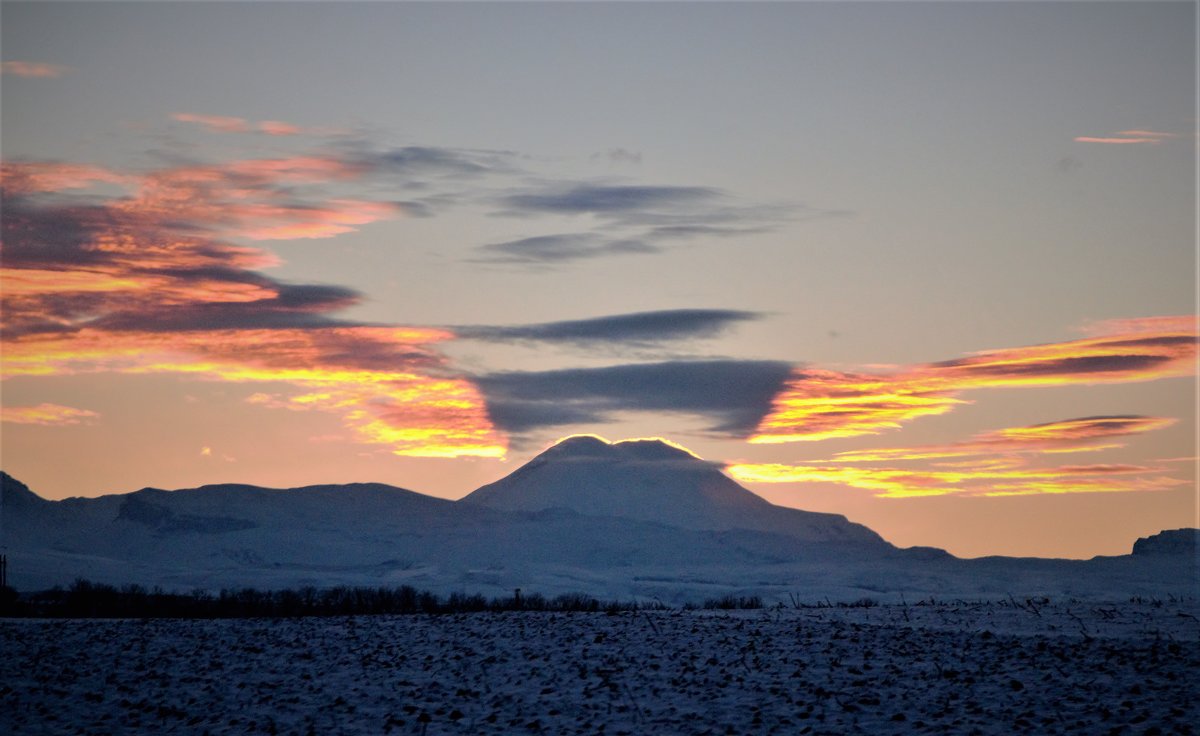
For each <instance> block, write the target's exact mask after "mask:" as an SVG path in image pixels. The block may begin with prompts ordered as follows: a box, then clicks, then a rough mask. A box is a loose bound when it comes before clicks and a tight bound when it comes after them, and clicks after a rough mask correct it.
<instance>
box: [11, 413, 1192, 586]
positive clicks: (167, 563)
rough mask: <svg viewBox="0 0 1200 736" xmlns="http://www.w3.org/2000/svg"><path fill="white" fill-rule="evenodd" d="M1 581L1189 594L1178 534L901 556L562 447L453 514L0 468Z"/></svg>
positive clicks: (609, 448) (708, 477) (430, 501)
mask: <svg viewBox="0 0 1200 736" xmlns="http://www.w3.org/2000/svg"><path fill="white" fill-rule="evenodd" d="M0 481H2V483H0V546H3V547H6V549H7V554H8V559H9V580H10V582H11V583H12V584H13V585H14V586H15V587H16V588H18V589H19V590H22V591H31V590H38V589H44V588H49V587H51V586H54V585H64V586H65V585H69V584H70V583H71V582H72V581H73V580H75V579H76V578H86V579H89V580H92V581H95V582H102V583H108V584H112V585H117V586H120V585H126V584H131V583H136V584H140V585H144V586H147V587H153V586H161V587H163V588H165V589H167V590H178V591H190V590H192V589H194V588H205V589H209V590H214V591H215V590H218V589H221V588H233V587H243V586H252V587H256V588H260V589H280V588H297V587H303V586H314V587H330V586H335V585H351V586H371V587H375V586H387V587H395V586H400V585H411V586H414V587H416V588H419V589H421V590H429V591H432V592H435V593H438V594H443V595H445V594H449V593H454V592H466V593H480V594H483V595H485V596H498V595H506V594H509V593H511V591H512V590H513V589H514V588H522V589H524V590H526V591H534V592H538V593H541V594H543V595H546V596H548V597H553V596H556V595H559V594H564V593H585V594H588V595H591V596H595V597H598V598H605V599H621V600H639V601H655V602H661V603H665V604H668V605H682V604H684V603H686V602H698V601H702V600H705V599H708V598H715V597H720V596H724V595H739V596H746V595H757V596H760V597H762V598H763V600H764V601H766V602H767V603H774V602H780V601H782V602H788V601H789V600H790V598H791V596H792V595H799V596H802V597H808V598H810V599H811V598H823V597H829V598H830V599H832V600H841V601H846V600H856V599H858V598H862V597H871V598H876V599H878V600H881V601H899V600H900V599H901V597H902V596H907V598H908V599H909V600H916V599H918V598H923V597H928V596H930V595H936V596H938V597H950V598H972V599H974V598H981V597H998V596H1004V595H1007V594H1009V593H1013V594H1016V595H1049V596H1052V597H1063V596H1067V597H1080V598H1083V597H1087V598H1092V599H1115V600H1122V599H1126V598H1129V597H1131V596H1138V595H1142V596H1148V595H1159V596H1167V595H1174V596H1186V595H1193V594H1194V593H1195V591H1196V589H1197V555H1196V549H1197V547H1196V539H1197V538H1198V537H1200V533H1198V532H1196V531H1194V530H1179V531H1171V532H1164V533H1163V534H1159V535H1155V536H1154V537H1150V538H1147V539H1144V540H1141V541H1140V542H1138V543H1137V546H1136V547H1135V546H1134V545H1135V540H1133V539H1130V540H1129V542H1128V543H1129V544H1130V547H1131V554H1128V555H1119V556H1113V557H1104V558H1097V559H1094V560H1043V559H1013V558H1002V557H994V558H987V559H982V560H960V559H957V558H954V557H952V556H951V555H949V554H947V553H946V552H944V551H942V550H937V549H931V548H911V549H898V548H896V547H895V546H893V545H891V544H889V543H888V542H887V541H885V540H883V539H882V538H880V537H879V535H878V534H876V533H875V532H873V531H871V530H870V529H868V528H866V527H865V526H862V525H861V524H856V523H854V522H852V521H850V520H848V519H846V518H845V517H843V516H840V515H837V514H827V513H814V512H808V511H802V510H798V509H791V508H784V507H781V506H775V505H773V504H771V503H768V502H767V501H765V500H764V499H762V498H761V497H759V496H756V495H755V494H753V493H751V492H750V491H748V490H747V489H745V488H743V487H741V486H740V485H738V484H737V483H735V482H734V481H733V480H731V479H730V478H729V477H727V476H726V475H725V474H724V473H723V472H722V471H721V469H720V468H719V467H717V466H716V465H714V464H712V463H708V462H705V461H703V460H700V459H699V458H696V457H694V456H693V455H691V454H690V453H688V452H687V451H685V450H681V449H679V448H676V447H673V446H671V445H669V444H667V443H664V442H659V441H648V440H642V441H628V442H618V443H608V442H605V441H603V440H600V439H598V438H595V437H574V438H569V439H567V440H564V441H563V442H561V443H560V444H558V445H556V446H554V447H552V448H550V449H549V450H547V451H546V452H544V453H542V454H541V455H539V456H538V457H536V458H534V459H533V460H532V461H530V462H529V463H527V464H525V465H524V466H522V467H521V468H519V469H517V470H516V471H514V472H513V473H512V474H510V475H509V476H507V477H505V478H503V479H501V480H499V481H497V482H495V483H492V484H489V485H487V486H484V487H483V488H480V489H478V490H476V491H475V492H474V493H471V494H469V495H468V496H466V497H465V498H463V499H462V500H460V501H457V502H453V501H447V500H444V499H439V498H433V497H430V496H425V495H422V494H420V493H415V492H412V491H407V490H404V489H401V488H395V487H392V486H387V485H382V484H372V483H357V484H349V485H340V486H334V485H330V486H310V487H306V488H294V489H270V488H258V487H254V486H246V485H218V486H204V487H202V488H195V489H187V490H180V491H164V490H159V489H153V488H147V489H143V490H141V491H137V492H135V493H127V494H119V495H109V496H102V497H100V498H72V499H66V500H63V501H49V500H46V499H43V498H40V497H39V496H37V495H36V494H35V493H34V492H33V491H31V490H30V489H29V488H27V487H26V486H24V485H23V484H21V483H20V482H19V481H17V480H15V479H13V478H11V477H9V476H7V475H4V474H0Z"/></svg>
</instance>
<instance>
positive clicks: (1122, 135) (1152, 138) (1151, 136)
mask: <svg viewBox="0 0 1200 736" xmlns="http://www.w3.org/2000/svg"><path fill="white" fill-rule="evenodd" d="M1177 137H1178V136H1177V135H1175V134H1174V133H1162V132H1159V131H1157V130H1122V131H1119V132H1117V133H1115V134H1113V135H1109V136H1090V135H1081V136H1076V138H1075V142H1076V143H1109V144H1115V145H1121V144H1126V143H1151V144H1153V143H1162V142H1163V141H1164V140H1167V139H1168V138H1177Z"/></svg>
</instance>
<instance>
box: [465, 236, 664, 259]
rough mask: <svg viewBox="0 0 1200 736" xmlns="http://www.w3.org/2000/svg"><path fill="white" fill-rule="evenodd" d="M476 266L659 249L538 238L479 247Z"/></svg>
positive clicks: (601, 240)
mask: <svg viewBox="0 0 1200 736" xmlns="http://www.w3.org/2000/svg"><path fill="white" fill-rule="evenodd" d="M479 250H480V251H481V252H482V253H483V256H482V257H480V258H476V259H474V260H475V261H476V262H479V263H514V264H526V265H529V264H541V265H553V264H557V263H567V262H572V261H580V260H587V259H591V258H600V257H604V256H613V255H628V254H635V255H636V254H646V253H658V252H659V251H660V250H661V248H657V247H655V246H653V245H649V244H647V243H643V242H641V241H637V240H612V239H608V238H604V237H602V236H600V235H597V234H593V233H561V234H557V235H538V236H535V237H531V238H521V239H520V240H509V241H506V242H503V243H489V244H488V245H483V246H480V247H479Z"/></svg>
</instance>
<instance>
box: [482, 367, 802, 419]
mask: <svg viewBox="0 0 1200 736" xmlns="http://www.w3.org/2000/svg"><path fill="white" fill-rule="evenodd" d="M791 371H792V366H791V365H790V364H789V363H785V362H781V361H766V360H757V361H755V360H707V361H669V362H662V363H641V364H633V365H618V366H609V367H605V368H574V369H565V370H555V371H527V372H504V373H492V374H487V375H483V376H478V377H476V379H475V380H476V382H477V383H478V385H479V386H480V387H481V388H482V389H483V392H484V395H485V397H486V398H487V403H488V410H489V412H490V414H491V417H492V421H494V422H495V423H496V424H497V425H499V426H500V427H501V428H503V429H505V430H506V431H508V432H511V433H517V434H520V433H525V432H529V431H532V430H536V429H540V428H545V427H556V426H563V425H568V424H600V423H603V422H606V421H608V420H610V419H611V418H612V416H613V415H614V414H616V413H619V412H631V411H652V412H673V413H682V414H693V415H698V416H702V417H706V418H708V419H709V420H710V421H711V422H712V424H711V425H710V426H709V430H710V431H713V432H718V433H722V434H728V435H732V436H736V437H744V436H747V435H749V434H750V433H752V432H753V431H754V429H755V427H757V425H758V423H759V421H760V420H761V419H762V417H763V416H765V415H766V414H767V412H768V411H769V410H770V408H771V401H772V399H774V397H775V396H776V395H777V394H778V393H779V391H780V390H781V389H782V387H783V385H784V383H785V382H786V381H787V379H788V377H789V375H791Z"/></svg>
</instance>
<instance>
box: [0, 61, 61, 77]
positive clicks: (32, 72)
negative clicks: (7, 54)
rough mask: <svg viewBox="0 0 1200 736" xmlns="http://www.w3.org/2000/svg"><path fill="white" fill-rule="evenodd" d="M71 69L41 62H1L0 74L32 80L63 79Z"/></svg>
mask: <svg viewBox="0 0 1200 736" xmlns="http://www.w3.org/2000/svg"><path fill="white" fill-rule="evenodd" d="M69 70H70V67H65V66H62V65H61V64H47V63H44V62H40V61H5V62H0V74H7V75H11V76H14V77H26V78H31V79H38V78H41V79H53V78H55V77H61V76H62V75H64V74H66V73H67V72H68V71H69Z"/></svg>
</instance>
